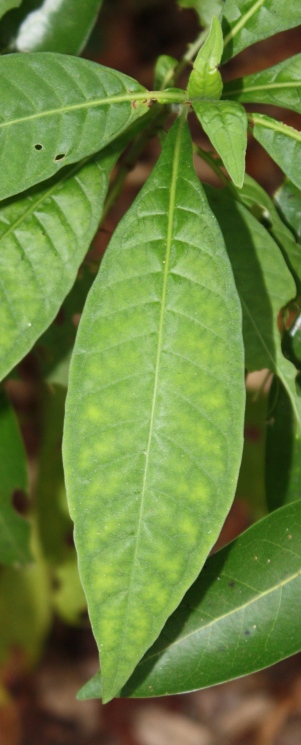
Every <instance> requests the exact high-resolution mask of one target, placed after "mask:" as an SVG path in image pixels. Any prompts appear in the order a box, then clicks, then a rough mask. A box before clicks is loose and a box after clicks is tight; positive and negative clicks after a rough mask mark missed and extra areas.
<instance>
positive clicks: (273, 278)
mask: <svg viewBox="0 0 301 745" xmlns="http://www.w3.org/2000/svg"><path fill="white" fill-rule="evenodd" d="M206 194H207V197H208V199H209V204H210V206H211V208H212V210H213V212H214V214H215V216H216V217H217V219H218V222H219V224H220V227H221V229H222V232H223V236H224V240H225V243H226V246H227V250H228V254H229V257H230V261H231V264H232V269H233V273H234V277H235V282H236V286H237V290H238V294H239V296H240V300H241V305H242V312H243V336H244V344H245V355H246V368H247V370H248V371H249V372H252V371H254V370H261V369H263V368H268V369H269V370H272V371H273V372H275V373H277V375H278V377H279V378H280V380H281V381H282V383H283V385H284V386H285V388H286V390H287V392H288V394H289V396H290V399H291V402H292V406H293V409H294V415H295V418H296V423H297V431H298V435H299V433H301V399H300V398H299V396H298V395H297V392H296V372H297V371H296V369H295V367H294V365H292V364H291V362H289V361H288V360H287V359H285V357H284V356H283V354H282V349H281V337H280V333H279V331H278V324H277V321H278V315H279V312H280V309H281V308H283V307H284V306H285V305H287V303H288V302H289V300H291V299H292V298H293V297H295V294H296V286H295V282H294V280H293V277H292V275H291V273H290V271H289V269H288V268H287V266H286V263H285V261H284V258H283V256H282V253H281V251H280V249H279V247H278V246H277V244H276V243H275V241H274V240H273V238H272V237H271V236H270V235H269V233H268V232H267V230H265V228H264V227H263V226H262V225H261V224H260V223H259V222H258V221H257V220H256V219H255V218H254V217H253V215H252V214H250V212H249V211H248V210H247V209H246V208H245V207H244V205H242V204H239V202H236V201H235V200H231V198H229V196H228V195H227V194H226V193H225V192H223V191H222V190H220V189H219V190H217V189H212V188H210V187H206Z"/></svg>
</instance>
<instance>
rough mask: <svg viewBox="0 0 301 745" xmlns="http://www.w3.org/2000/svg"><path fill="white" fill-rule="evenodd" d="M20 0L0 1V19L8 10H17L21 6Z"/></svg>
mask: <svg viewBox="0 0 301 745" xmlns="http://www.w3.org/2000/svg"><path fill="white" fill-rule="evenodd" d="M21 2H22V0H0V19H1V18H2V16H4V15H5V13H7V12H8V10H11V9H12V8H18V7H19V5H21Z"/></svg>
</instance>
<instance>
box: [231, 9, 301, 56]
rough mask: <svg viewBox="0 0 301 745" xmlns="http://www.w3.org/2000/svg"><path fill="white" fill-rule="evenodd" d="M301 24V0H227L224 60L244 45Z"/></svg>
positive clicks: (243, 47) (246, 45)
mask: <svg viewBox="0 0 301 745" xmlns="http://www.w3.org/2000/svg"><path fill="white" fill-rule="evenodd" d="M300 24H301V12H300V0H290V1H289V2H284V0H226V2H225V4H224V10H223V16H222V28H223V32H224V45H225V51H224V55H223V62H227V60H229V59H231V57H234V55H236V54H238V52H241V51H242V49H245V48H246V47H249V46H250V44H255V43H256V42H257V41H261V39H266V38H267V37H269V36H273V34H277V33H278V32H279V31H285V30H286V29H289V28H294V27H295V26H299V25H300Z"/></svg>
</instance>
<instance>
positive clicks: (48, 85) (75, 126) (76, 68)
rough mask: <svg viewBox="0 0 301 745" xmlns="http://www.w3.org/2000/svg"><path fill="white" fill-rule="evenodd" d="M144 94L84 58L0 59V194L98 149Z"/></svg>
mask: <svg viewBox="0 0 301 745" xmlns="http://www.w3.org/2000/svg"><path fill="white" fill-rule="evenodd" d="M135 96H137V101H135V100H134V99H135ZM146 96H147V92H146V90H145V88H143V86H141V85H139V84H138V83H137V82H136V81H135V80H133V79H132V78H129V77H128V76H127V75H123V74H121V73H119V72H116V70H110V69H109V68H106V67H102V66H101V65H97V64H95V63H94V62H89V61H88V60H84V59H76V58H75V57H68V56H67V55H60V54H51V53H46V52H45V53H44V52H41V53H36V54H9V55H6V56H5V57H0V100H1V115H0V152H1V159H0V164H1V187H0V199H4V198H6V197H9V196H11V195H12V194H17V193H19V192H21V191H23V190H24V189H27V188H28V187H30V186H32V185H33V184H36V183H38V182H40V181H44V180H45V179H47V178H48V177H50V176H52V175H53V174H54V173H56V172H57V171H58V170H59V169H60V168H62V166H64V165H67V164H69V163H75V162H76V161H78V160H80V159H82V158H85V157H87V156H89V155H92V154H93V153H96V152H97V150H100V149H102V148H104V147H105V145H107V144H108V143H110V142H111V140H113V139H115V138H116V137H117V136H118V135H120V134H121V133H122V132H123V131H124V130H126V129H128V128H129V126H130V125H131V124H132V123H133V122H134V121H135V120H137V119H138V118H139V117H141V116H142V115H143V114H145V113H146V112H147V111H148V105H147V102H146Z"/></svg>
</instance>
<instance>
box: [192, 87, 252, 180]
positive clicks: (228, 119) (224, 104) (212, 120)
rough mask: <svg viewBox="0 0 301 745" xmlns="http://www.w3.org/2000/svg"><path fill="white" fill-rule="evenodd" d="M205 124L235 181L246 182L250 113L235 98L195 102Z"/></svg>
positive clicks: (194, 104) (210, 137)
mask: <svg viewBox="0 0 301 745" xmlns="http://www.w3.org/2000/svg"><path fill="white" fill-rule="evenodd" d="M193 108H194V110H195V113H196V115H197V117H198V119H199V121H200V122H201V125H202V127H203V129H204V131H205V132H206V134H207V135H208V137H209V140H210V141H211V142H212V145H213V147H214V148H215V150H216V151H217V153H218V154H219V155H220V157H221V159H222V160H223V162H224V165H225V167H226V169H227V171H228V173H229V175H230V176H231V178H232V180H233V181H234V184H235V185H236V186H238V187H241V186H242V185H243V180H244V173H245V157H246V149H247V115H246V112H245V110H244V108H243V107H242V106H241V104H239V103H236V102H235V101H214V102H210V103H209V101H206V102H205V103H202V102H200V101H194V102H193Z"/></svg>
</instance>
